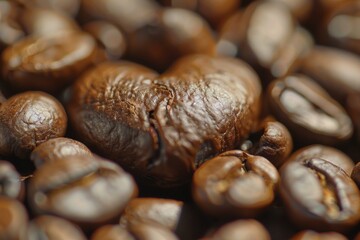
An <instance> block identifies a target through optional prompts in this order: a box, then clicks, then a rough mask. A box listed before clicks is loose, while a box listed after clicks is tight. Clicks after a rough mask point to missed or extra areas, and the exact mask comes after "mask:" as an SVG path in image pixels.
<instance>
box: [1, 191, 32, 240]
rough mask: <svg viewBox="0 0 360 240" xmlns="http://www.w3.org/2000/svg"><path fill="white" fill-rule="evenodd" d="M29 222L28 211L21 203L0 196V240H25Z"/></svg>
mask: <svg viewBox="0 0 360 240" xmlns="http://www.w3.org/2000/svg"><path fill="white" fill-rule="evenodd" d="M27 222H28V216H27V213H26V209H25V207H24V206H23V205H22V204H21V203H20V202H18V201H17V200H15V199H11V198H7V197H3V196H0V239H3V240H21V239H24V237H25V236H26V234H25V231H26V228H27Z"/></svg>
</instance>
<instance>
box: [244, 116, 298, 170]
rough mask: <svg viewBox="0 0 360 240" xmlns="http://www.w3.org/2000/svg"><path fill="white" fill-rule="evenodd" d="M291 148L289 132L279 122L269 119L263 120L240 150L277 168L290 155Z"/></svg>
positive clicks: (291, 142)
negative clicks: (263, 159) (256, 156)
mask: <svg viewBox="0 0 360 240" xmlns="http://www.w3.org/2000/svg"><path fill="white" fill-rule="evenodd" d="M292 147H293V141H292V137H291V135H290V133H289V130H288V129H287V128H286V127H285V126H284V125H283V124H282V123H280V122H278V121H276V120H273V119H271V118H268V119H265V120H264V121H263V122H262V123H261V124H260V126H259V127H258V128H257V131H255V132H253V133H251V134H250V136H249V138H248V139H247V140H245V141H244V142H243V143H242V145H241V147H240V148H241V150H243V151H246V152H249V153H250V154H252V155H258V156H262V157H264V158H266V159H267V160H269V161H270V162H271V163H272V164H273V165H274V166H275V167H277V168H279V167H280V166H281V165H282V164H283V163H284V162H285V161H286V159H287V157H288V156H289V155H290V153H291V151H292Z"/></svg>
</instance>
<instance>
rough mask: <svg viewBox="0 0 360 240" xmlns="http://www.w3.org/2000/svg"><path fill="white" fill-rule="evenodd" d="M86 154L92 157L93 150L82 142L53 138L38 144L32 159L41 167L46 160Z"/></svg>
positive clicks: (58, 159) (50, 160)
mask: <svg viewBox="0 0 360 240" xmlns="http://www.w3.org/2000/svg"><path fill="white" fill-rule="evenodd" d="M76 155H84V156H88V157H91V156H92V153H91V151H90V150H89V149H88V148H87V147H86V146H85V145H84V144H82V143H81V142H78V141H76V140H73V139H70V138H63V137H60V138H52V139H49V140H48V141H46V142H44V143H42V144H40V145H39V146H37V147H36V148H35V149H34V150H33V151H32V153H31V155H30V159H31V161H33V162H34V164H35V166H36V167H37V168H39V167H40V166H42V165H43V164H44V163H46V162H52V161H61V160H62V159H64V158H65V159H66V158H67V157H68V156H76Z"/></svg>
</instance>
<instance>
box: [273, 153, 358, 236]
mask: <svg viewBox="0 0 360 240" xmlns="http://www.w3.org/2000/svg"><path fill="white" fill-rule="evenodd" d="M280 174H281V182H280V193H281V197H282V199H283V202H284V204H285V206H286V208H287V210H288V213H289V215H290V217H291V218H292V220H293V222H294V223H295V224H296V225H298V226H299V227H301V228H310V229H314V230H321V231H345V230H348V229H349V228H351V227H353V226H355V225H356V224H357V223H358V222H359V220H360V192H359V189H358V188H357V186H356V185H355V183H354V182H353V181H352V180H351V178H350V177H349V176H348V175H347V174H346V173H345V172H344V171H343V170H342V169H341V168H340V167H337V166H335V165H334V164H332V163H330V162H328V161H326V160H323V159H320V158H310V159H308V160H306V161H303V162H300V161H289V162H287V163H286V164H285V165H284V166H283V167H282V169H281V171H280Z"/></svg>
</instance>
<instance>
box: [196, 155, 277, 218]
mask: <svg viewBox="0 0 360 240" xmlns="http://www.w3.org/2000/svg"><path fill="white" fill-rule="evenodd" d="M278 182H279V174H278V172H277V170H276V168H275V167H274V166H273V165H272V164H271V163H270V162H269V161H268V160H267V159H265V158H263V157H260V156H252V155H250V154H247V153H245V152H243V151H240V150H234V151H228V152H225V153H222V154H220V155H219V156H217V157H215V158H212V159H210V160H208V161H207V162H205V163H204V164H203V165H201V166H200V168H199V169H197V170H196V171H195V173H194V177H193V185H192V187H193V198H194V200H195V202H196V203H197V204H198V206H199V207H200V208H201V209H202V210H204V211H205V212H206V213H208V214H210V215H215V216H218V217H229V216H255V215H257V214H258V213H259V212H260V211H261V210H263V209H264V208H266V207H268V206H269V205H270V204H271V203H272V201H273V200H274V190H275V188H276V186H277V184H278Z"/></svg>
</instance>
